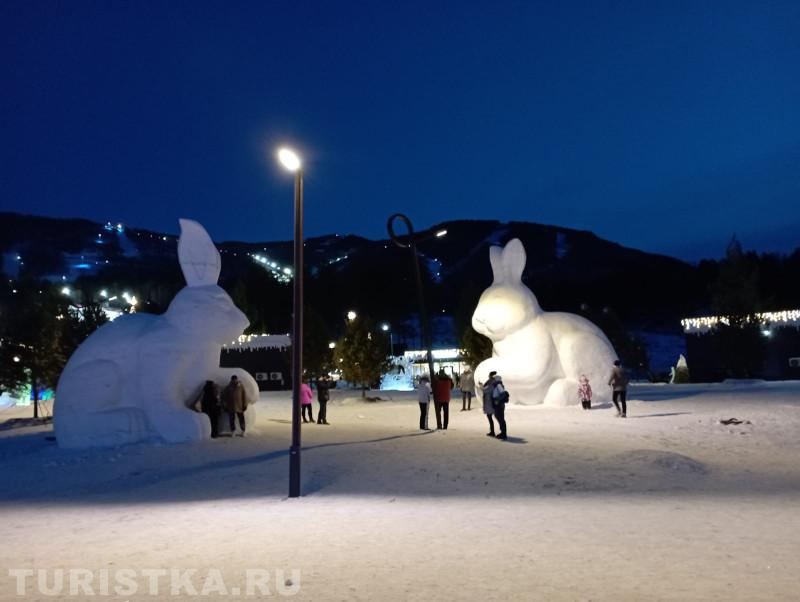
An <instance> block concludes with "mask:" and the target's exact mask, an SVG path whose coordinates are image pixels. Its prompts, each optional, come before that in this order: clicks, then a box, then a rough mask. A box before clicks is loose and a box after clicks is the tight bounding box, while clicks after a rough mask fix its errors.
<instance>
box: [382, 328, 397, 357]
mask: <svg viewBox="0 0 800 602" xmlns="http://www.w3.org/2000/svg"><path fill="white" fill-rule="evenodd" d="M381 330H382V331H383V332H388V333H389V354H390V355H391V356H392V357H394V338H393V337H392V327H391V326H389V324H387V323H383V324H381Z"/></svg>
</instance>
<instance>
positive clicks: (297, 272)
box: [278, 148, 303, 497]
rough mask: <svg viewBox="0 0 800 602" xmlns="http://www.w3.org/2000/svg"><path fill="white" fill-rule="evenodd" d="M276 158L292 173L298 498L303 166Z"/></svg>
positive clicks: (293, 459)
mask: <svg viewBox="0 0 800 602" xmlns="http://www.w3.org/2000/svg"><path fill="white" fill-rule="evenodd" d="M278 160H279V161H280V162H281V165H283V166H284V167H285V168H286V169H288V170H289V171H291V172H292V173H294V301H293V303H292V312H293V326H292V445H291V447H290V448H289V497H300V383H301V382H302V379H303V169H302V166H301V163H300V157H298V156H297V154H296V153H295V152H294V151H292V150H290V149H288V148H282V149H280V150H279V151H278Z"/></svg>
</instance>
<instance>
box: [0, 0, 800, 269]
mask: <svg viewBox="0 0 800 602" xmlns="http://www.w3.org/2000/svg"><path fill="white" fill-rule="evenodd" d="M0 78H1V79H0V135H1V136H2V138H0V140H2V147H1V148H2V151H0V152H2V155H1V156H0V210H11V211H20V212H26V213H33V214H38V215H49V216H57V217H61V216H63V217H85V218H89V219H94V220H98V221H105V220H114V221H122V222H125V223H126V224H129V225H131V226H138V227H147V228H153V229H158V230H162V231H165V232H176V231H177V219H178V218H179V217H192V218H195V219H197V220H199V221H201V222H202V223H203V224H204V225H205V226H206V227H207V229H208V230H209V232H210V233H211V235H212V237H213V238H214V239H215V240H218V241H224V240H245V241H262V240H285V239H289V238H291V234H292V221H291V220H292V209H291V200H292V180H291V176H290V175H289V174H287V173H285V172H283V171H282V170H281V169H280V168H279V167H278V166H277V165H276V163H275V160H274V157H273V152H274V150H275V148H277V146H278V145H279V144H281V143H290V144H294V145H296V146H297V148H298V149H299V150H300V151H301V152H302V154H303V156H304V159H305V167H306V233H307V235H309V236H314V235H321V234H328V233H335V232H338V233H355V234H360V235H363V236H367V237H370V238H382V237H385V236H386V233H385V222H386V218H387V217H388V216H389V215H390V214H392V213H394V212H397V211H402V212H405V213H407V214H408V215H409V216H410V217H411V218H412V220H413V221H414V222H415V225H416V226H417V228H418V229H423V228H426V227H429V226H431V225H433V224H434V223H436V222H439V221H443V220H449V219H462V218H473V219H498V220H501V221H510V220H525V221H534V222H540V223H546V224H555V225H560V226H565V227H571V228H579V229H588V230H592V231H594V232H595V233H597V234H598V235H599V236H602V237H604V238H607V239H610V240H613V241H616V242H619V243H622V244H624V245H627V246H632V247H636V248H641V249H644V250H648V251H656V252H662V253H667V254H670V255H674V256H678V257H682V258H685V259H697V258H699V257H702V256H719V255H721V254H722V253H723V252H724V248H725V245H726V243H727V241H728V240H729V239H730V237H731V235H732V234H733V233H734V232H735V233H737V235H738V236H739V238H740V240H741V241H742V242H743V244H744V246H745V248H754V249H756V250H759V251H771V250H778V251H788V250H791V249H793V248H795V247H797V246H800V237H798V236H797V233H798V231H800V209H798V201H800V2H797V1H796V0H794V1H787V2H769V1H765V0H758V1H753V0H749V1H746V2H739V1H733V0H726V1H724V2H699V1H696V2H681V1H673V0H669V1H665V2H650V1H646V2H641V1H636V2H595V1H590V2H585V3H583V2H556V1H552V2H547V3H545V2H503V1H494V2H490V1H487V2H483V3H477V2H476V3H472V2H463V1H458V2H456V1H452V2H444V3H439V2H419V3H417V2H407V1H403V2H388V1H383V0H376V1H373V2H364V3H355V2H346V1H342V2H322V1H320V2H301V1H298V0H294V1H290V2H269V1H263V2H222V1H219V2H198V1H191V2H178V1H174V0H170V1H166V0H164V1H163V2H142V1H135V2H132V1H131V2H119V1H108V0H105V1H102V2H89V1H85V0H70V1H63V0H62V1H58V0H49V1H47V2H38V1H30V0H2V1H0Z"/></svg>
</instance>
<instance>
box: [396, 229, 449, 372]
mask: <svg viewBox="0 0 800 602" xmlns="http://www.w3.org/2000/svg"><path fill="white" fill-rule="evenodd" d="M396 219H399V220H400V221H402V222H404V223H405V225H406V228H408V241H407V242H403V241H402V240H400V239H399V238H398V236H397V234H395V231H394V225H393V224H394V221H395V220H396ZM386 229H387V230H388V231H389V238H391V239H392V242H393V243H394V244H396V245H397V246H398V247H400V248H401V249H411V261H412V263H413V265H414V276H415V277H416V280H417V302H418V303H419V318H420V322H421V323H422V336H423V339H424V340H425V348H426V351H427V353H428V374H429V375H430V378H431V384H433V379H434V378H435V374H434V373H433V349H432V343H431V330H430V325H429V324H428V314H427V312H426V311H425V298H424V296H423V294H422V274H421V272H420V270H419V257H418V255H417V242H419V241H420V240H427V239H428V238H432V237H434V236H436V237H442V236H444V235H445V234H447V230H439V231H438V232H436V233H434V234H432V235H431V236H426V237H425V238H422V239H419V240H418V239H417V237H416V236H415V235H414V226H412V225H411V220H410V219H409V218H408V216H406V215H403V214H402V213H395V214H394V215H392V216H391V217H390V218H389V220H388V221H387V222H386Z"/></svg>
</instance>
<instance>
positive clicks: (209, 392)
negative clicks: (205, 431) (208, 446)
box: [200, 380, 220, 439]
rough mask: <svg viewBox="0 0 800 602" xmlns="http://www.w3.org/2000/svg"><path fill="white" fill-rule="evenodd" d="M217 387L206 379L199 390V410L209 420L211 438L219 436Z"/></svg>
mask: <svg viewBox="0 0 800 602" xmlns="http://www.w3.org/2000/svg"><path fill="white" fill-rule="evenodd" d="M219 404H220V398H219V387H218V386H217V383H215V382H214V381H213V380H207V381H206V384H204V385H203V390H202V391H201V392H200V411H201V412H203V414H205V415H207V416H208V419H209V420H210V421H211V438H212V439H216V438H217V437H218V436H219V410H220V407H219Z"/></svg>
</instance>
